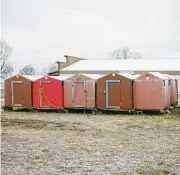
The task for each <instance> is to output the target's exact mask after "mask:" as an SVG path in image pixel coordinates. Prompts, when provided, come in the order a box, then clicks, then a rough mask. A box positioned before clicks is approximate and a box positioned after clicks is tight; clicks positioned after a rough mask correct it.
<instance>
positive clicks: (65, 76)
mask: <svg viewBox="0 0 180 175" xmlns="http://www.w3.org/2000/svg"><path fill="white" fill-rule="evenodd" d="M70 76H71V75H60V76H47V77H51V78H54V79H57V80H62V81H63V80H65V79H67V78H69V77H70Z"/></svg>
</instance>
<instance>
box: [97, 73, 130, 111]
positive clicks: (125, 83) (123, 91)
mask: <svg viewBox="0 0 180 175" xmlns="http://www.w3.org/2000/svg"><path fill="white" fill-rule="evenodd" d="M106 80H111V81H113V80H120V83H118V82H117V83H115V84H114V83H113V82H112V84H111V82H110V83H109V85H108V87H109V88H110V89H109V88H108V92H107V85H106V82H107V81H106ZM113 89H114V90H113ZM107 93H108V96H107ZM107 98H109V99H108V103H109V104H108V105H109V106H111V103H112V105H115V106H116V107H118V108H119V109H124V110H129V109H132V108H133V104H132V80H129V79H128V78H125V77H124V76H121V75H119V74H109V75H106V76H104V77H101V78H100V79H98V80H97V98H96V104H97V108H100V109H106V108H107ZM112 99H113V100H114V102H112ZM109 100H110V101H109ZM112 108H113V107H112Z"/></svg>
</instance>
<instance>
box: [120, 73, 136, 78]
mask: <svg viewBox="0 0 180 175" xmlns="http://www.w3.org/2000/svg"><path fill="white" fill-rule="evenodd" d="M119 75H122V76H124V77H126V78H128V79H130V80H134V79H135V78H137V77H139V74H135V75H133V74H129V73H119Z"/></svg>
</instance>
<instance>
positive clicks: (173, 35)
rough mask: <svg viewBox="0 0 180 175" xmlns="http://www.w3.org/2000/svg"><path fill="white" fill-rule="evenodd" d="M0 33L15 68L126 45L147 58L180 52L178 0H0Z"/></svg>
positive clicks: (95, 54)
mask: <svg viewBox="0 0 180 175" xmlns="http://www.w3.org/2000/svg"><path fill="white" fill-rule="evenodd" d="M1 3H2V4H1V8H2V13H1V15H2V19H1V23H2V27H1V30H2V31H1V32H2V33H1V35H2V37H3V39H5V40H7V41H8V43H9V44H10V45H11V46H12V47H13V54H12V56H11V58H10V60H11V62H12V63H13V65H14V67H15V70H18V69H20V68H22V67H23V66H24V65H25V64H30V63H31V64H33V65H34V66H35V67H36V68H38V69H42V68H43V67H46V66H48V64H49V63H51V62H54V61H57V60H64V55H66V54H67V55H74V56H79V57H85V58H89V59H96V58H107V56H108V53H109V52H111V51H113V50H116V49H118V48H120V47H121V46H124V45H126V46H129V47H130V48H132V50H133V51H137V52H140V53H141V54H142V55H143V56H144V57H146V58H161V57H162V58H164V57H169V58H180V11H179V7H180V1H179V0H136V1H135V0H91V1H88V0H76V1H75V0H2V1H1Z"/></svg>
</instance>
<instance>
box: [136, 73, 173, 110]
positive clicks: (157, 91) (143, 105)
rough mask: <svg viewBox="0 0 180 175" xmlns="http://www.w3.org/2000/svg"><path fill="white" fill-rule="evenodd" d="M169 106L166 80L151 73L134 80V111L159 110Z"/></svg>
mask: <svg viewBox="0 0 180 175" xmlns="http://www.w3.org/2000/svg"><path fill="white" fill-rule="evenodd" d="M164 82H165V85H164ZM169 106H170V93H169V86H168V79H167V80H164V79H161V78H159V77H156V76H154V75H153V74H151V73H145V74H143V75H141V76H139V77H138V78H137V79H135V80H134V107H135V109H141V110H143V109H144V110H161V109H165V108H166V107H169Z"/></svg>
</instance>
